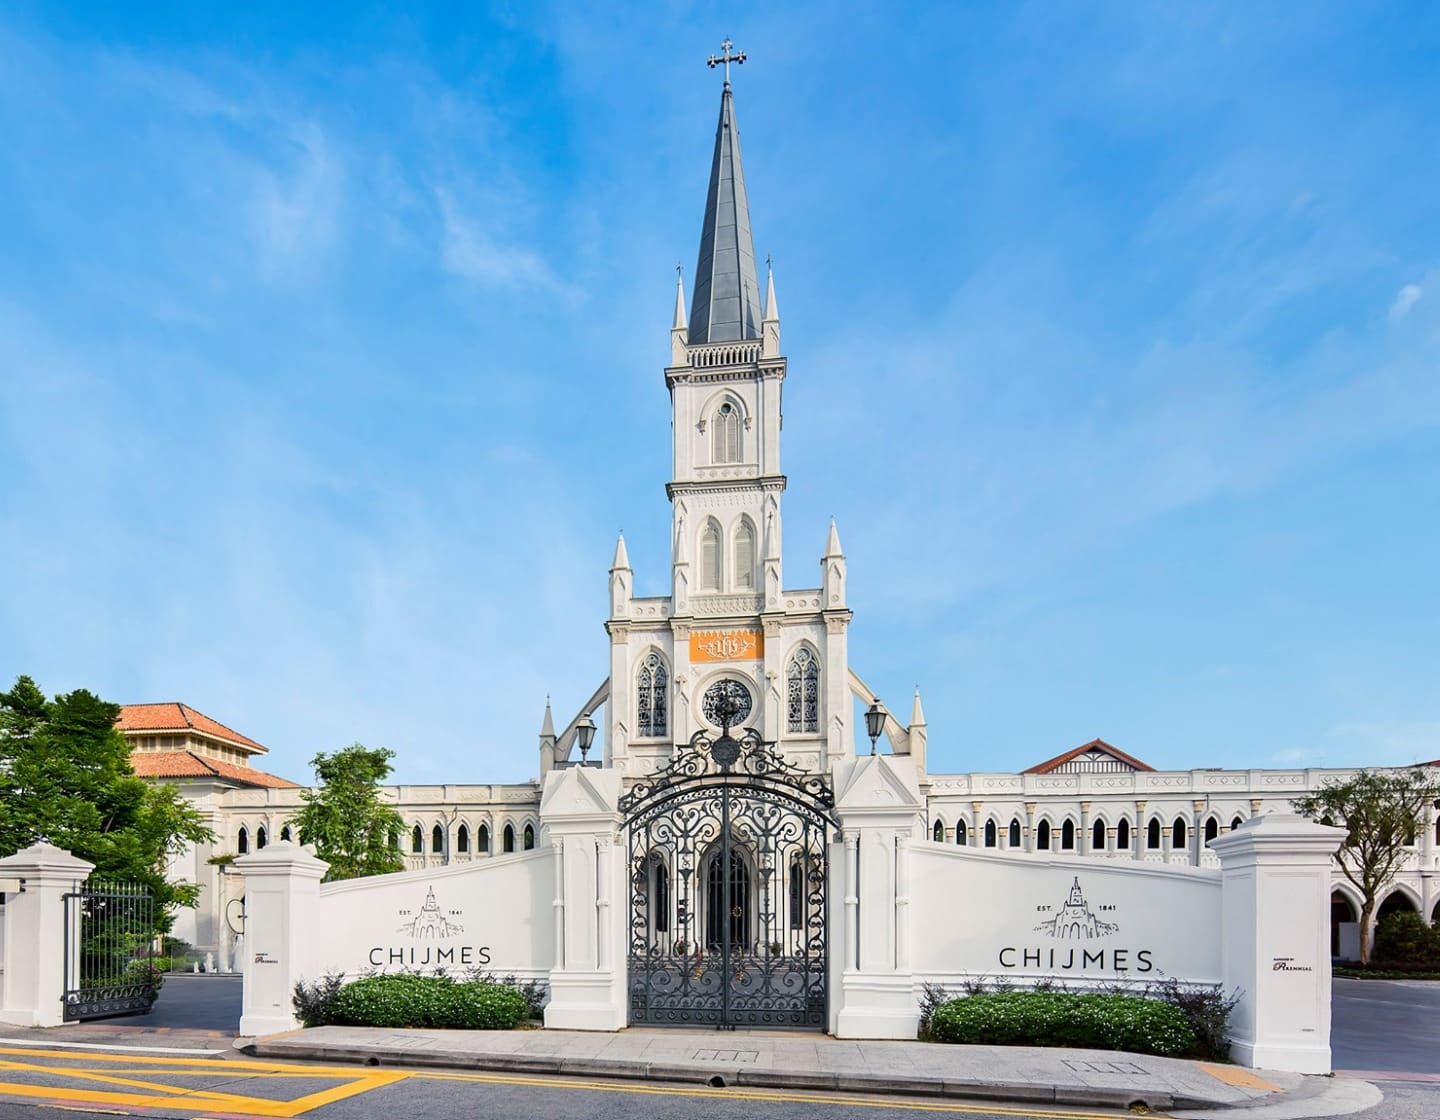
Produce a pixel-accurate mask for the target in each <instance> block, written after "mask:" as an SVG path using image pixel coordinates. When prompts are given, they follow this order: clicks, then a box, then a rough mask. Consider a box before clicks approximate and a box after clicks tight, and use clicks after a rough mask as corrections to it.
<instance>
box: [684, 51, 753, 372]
mask: <svg viewBox="0 0 1440 1120" xmlns="http://www.w3.org/2000/svg"><path fill="white" fill-rule="evenodd" d="M731 45H732V44H731V43H730V41H729V40H728V39H727V40H726V41H725V54H724V55H723V56H720V57H713V56H712V58H711V60H710V65H711V66H712V67H713V66H716V65H718V64H719V63H721V62H723V63H724V64H725V85H724V88H723V89H722V90H721V93H720V123H719V124H718V125H717V126H716V129H715V155H714V158H713V159H712V160H711V162H710V190H709V193H708V195H707V196H706V199H705V221H704V223H703V224H702V226H701V229H700V257H699V260H698V262H697V263H696V266H695V295H694V299H693V301H692V303H691V304H690V345H692V346H694V345H697V344H703V343H707V342H732V341H736V340H738V339H746V338H759V337H760V322H761V316H762V312H761V309H760V281H759V278H758V277H757V275H756V272H755V245H754V242H753V241H752V239H751V237H750V204H749V202H748V201H747V199H746V194H745V172H744V170H743V168H742V167H741V164H740V131H739V129H738V127H737V126H736V124H735V106H734V102H733V99H732V97H731V95H730V63H731V62H743V61H744V60H745V54H744V52H743V51H741V52H739V53H738V54H731V53H730V47H731Z"/></svg>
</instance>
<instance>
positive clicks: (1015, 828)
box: [1008, 817, 1020, 848]
mask: <svg viewBox="0 0 1440 1120" xmlns="http://www.w3.org/2000/svg"><path fill="white" fill-rule="evenodd" d="M1008 839H1009V843H1010V847H1012V848H1018V847H1019V846H1020V818H1019V817H1015V818H1014V819H1013V820H1011V822H1010V836H1009V837H1008Z"/></svg>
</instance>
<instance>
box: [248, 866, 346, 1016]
mask: <svg viewBox="0 0 1440 1120" xmlns="http://www.w3.org/2000/svg"><path fill="white" fill-rule="evenodd" d="M231 866H232V867H234V868H235V870H237V871H239V872H240V874H241V875H243V876H244V877H245V888H244V890H245V933H244V938H245V951H244V953H243V954H242V957H241V959H240V960H239V961H238V962H237V963H238V964H239V966H240V975H241V997H240V1000H241V1002H240V1033H241V1034H242V1035H247V1036H251V1037H254V1036H257V1035H265V1034H276V1033H277V1032H279V1031H288V1030H293V1029H294V1028H296V1027H298V1026H299V1025H300V1020H299V1019H297V1018H296V1017H295V1009H294V1005H293V1004H292V1003H291V1002H290V997H291V995H292V994H293V993H294V991H295V982H296V981H297V980H316V979H318V978H319V975H318V974H319V965H318V964H317V954H316V947H317V943H318V939H319V938H320V937H321V936H322V935H323V931H322V930H321V929H320V928H319V912H320V880H321V879H323V878H324V877H325V872H326V871H328V870H329V869H330V865H329V864H328V863H326V862H325V861H324V860H323V859H319V858H318V857H317V856H316V855H315V853H314V852H313V851H312V850H311V849H309V848H306V847H301V846H300V845H299V844H295V843H292V842H291V841H289V840H277V841H275V842H274V843H273V844H270V845H268V846H267V847H264V848H261V849H260V850H259V851H258V852H251V853H250V854H249V855H246V856H241V857H240V858H239V859H237V860H236V861H235V862H234V863H233V864H231Z"/></svg>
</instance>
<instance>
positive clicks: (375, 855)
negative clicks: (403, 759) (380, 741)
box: [293, 743, 405, 879]
mask: <svg viewBox="0 0 1440 1120" xmlns="http://www.w3.org/2000/svg"><path fill="white" fill-rule="evenodd" d="M394 757H395V752H394V751H390V750H386V749H385V748H383V747H380V748H376V749H375V750H371V749H370V748H369V747H365V746H362V745H361V744H359V743H355V744H354V745H353V746H349V747H346V748H345V749H344V750H340V751H336V752H335V753H334V754H323V753H322V754H317V755H316V756H315V757H314V758H313V759H311V760H310V765H311V767H313V768H314V770H315V778H316V781H317V785H316V788H315V789H309V790H305V791H304V792H303V793H302V794H300V800H302V801H303V802H305V807H304V808H303V809H301V810H300V812H299V814H298V815H297V816H296V817H295V818H294V821H293V823H294V824H295V825H297V826H298V828H299V831H300V843H302V844H314V845H315V851H316V854H317V855H319V857H320V858H321V859H323V860H325V861H326V862H327V863H329V864H330V870H329V872H328V873H327V874H326V876H325V877H326V878H327V879H357V878H359V877H360V876H362V875H383V874H385V873H386V872H387V871H399V870H401V869H402V868H403V867H404V866H405V861H404V859H403V858H402V857H401V855H400V852H399V849H398V848H397V847H396V846H395V837H396V836H398V835H399V834H400V829H401V827H402V824H403V822H402V821H401V819H400V814H399V813H397V812H396V811H395V810H394V809H392V808H390V806H389V805H388V804H386V803H385V801H384V799H383V798H382V797H381V795H380V786H381V784H382V783H383V782H384V781H385V779H386V778H388V777H389V776H390V760H391V759H392V758H394Z"/></svg>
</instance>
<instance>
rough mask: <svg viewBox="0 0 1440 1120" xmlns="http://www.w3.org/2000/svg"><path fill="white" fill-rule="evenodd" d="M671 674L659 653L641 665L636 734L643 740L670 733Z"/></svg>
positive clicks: (652, 655)
mask: <svg viewBox="0 0 1440 1120" xmlns="http://www.w3.org/2000/svg"><path fill="white" fill-rule="evenodd" d="M669 683H670V678H669V674H667V673H666V671H665V661H664V659H663V658H661V656H660V655H659V654H658V653H650V654H648V655H647V656H646V658H645V660H644V661H642V662H641V663H640V679H639V682H638V687H637V689H636V709H637V711H636V722H635V734H636V735H637V736H639V737H640V738H642V739H646V738H658V737H659V736H661V735H665V734H667V733H668V731H669V726H670V725H669V721H668V720H667V718H666V715H667V706H668V705H667V701H668V698H669V691H668V685H669Z"/></svg>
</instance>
